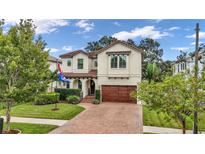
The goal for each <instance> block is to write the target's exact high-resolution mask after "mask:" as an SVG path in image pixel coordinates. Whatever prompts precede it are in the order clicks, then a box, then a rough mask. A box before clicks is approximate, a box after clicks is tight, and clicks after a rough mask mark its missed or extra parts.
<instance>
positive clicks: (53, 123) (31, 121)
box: [2, 116, 68, 126]
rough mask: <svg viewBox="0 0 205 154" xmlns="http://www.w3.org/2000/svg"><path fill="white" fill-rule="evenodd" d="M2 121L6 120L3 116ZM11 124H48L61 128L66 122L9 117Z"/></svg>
mask: <svg viewBox="0 0 205 154" xmlns="http://www.w3.org/2000/svg"><path fill="white" fill-rule="evenodd" d="M2 117H3V118H4V121H5V120H6V117H5V116H2ZM11 122H22V123H31V124H48V125H56V126H62V125H64V124H65V123H66V122H68V120H56V119H40V118H22V117H11Z"/></svg>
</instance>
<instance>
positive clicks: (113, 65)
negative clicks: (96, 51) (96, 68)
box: [111, 55, 118, 68]
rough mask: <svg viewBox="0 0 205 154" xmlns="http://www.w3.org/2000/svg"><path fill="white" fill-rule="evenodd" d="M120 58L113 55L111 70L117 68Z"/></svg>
mask: <svg viewBox="0 0 205 154" xmlns="http://www.w3.org/2000/svg"><path fill="white" fill-rule="evenodd" d="M117 63H118V56H117V55H111V68H117Z"/></svg>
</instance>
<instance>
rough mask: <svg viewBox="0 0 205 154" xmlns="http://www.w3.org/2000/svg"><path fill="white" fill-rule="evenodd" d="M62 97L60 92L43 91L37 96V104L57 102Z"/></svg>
mask: <svg viewBox="0 0 205 154" xmlns="http://www.w3.org/2000/svg"><path fill="white" fill-rule="evenodd" d="M59 98H60V94H59V93H55V92H53V93H42V94H39V95H38V96H37V97H36V100H35V102H34V104H35V105H46V104H56V103H58V101H59Z"/></svg>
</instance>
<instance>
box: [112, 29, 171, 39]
mask: <svg viewBox="0 0 205 154" xmlns="http://www.w3.org/2000/svg"><path fill="white" fill-rule="evenodd" d="M112 36H113V37H115V38H117V39H119V40H127V39H134V38H136V37H141V38H146V37H148V38H152V39H161V38H162V37H165V36H170V34H169V33H167V32H160V31H158V30H156V29H155V27H154V26H145V27H142V28H135V29H133V30H131V31H130V32H128V31H121V32H118V33H115V34H113V35H112Z"/></svg>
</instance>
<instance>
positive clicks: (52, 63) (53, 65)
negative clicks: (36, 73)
mask: <svg viewBox="0 0 205 154" xmlns="http://www.w3.org/2000/svg"><path fill="white" fill-rule="evenodd" d="M58 63H59V64H62V61H61V60H60V59H58V58H56V57H53V56H50V55H49V56H48V64H49V69H50V70H51V71H52V72H55V71H56V70H58ZM65 86H66V84H65V83H63V82H60V81H54V82H52V83H51V84H49V86H48V91H49V92H53V91H54V89H55V88H63V87H65Z"/></svg>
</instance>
